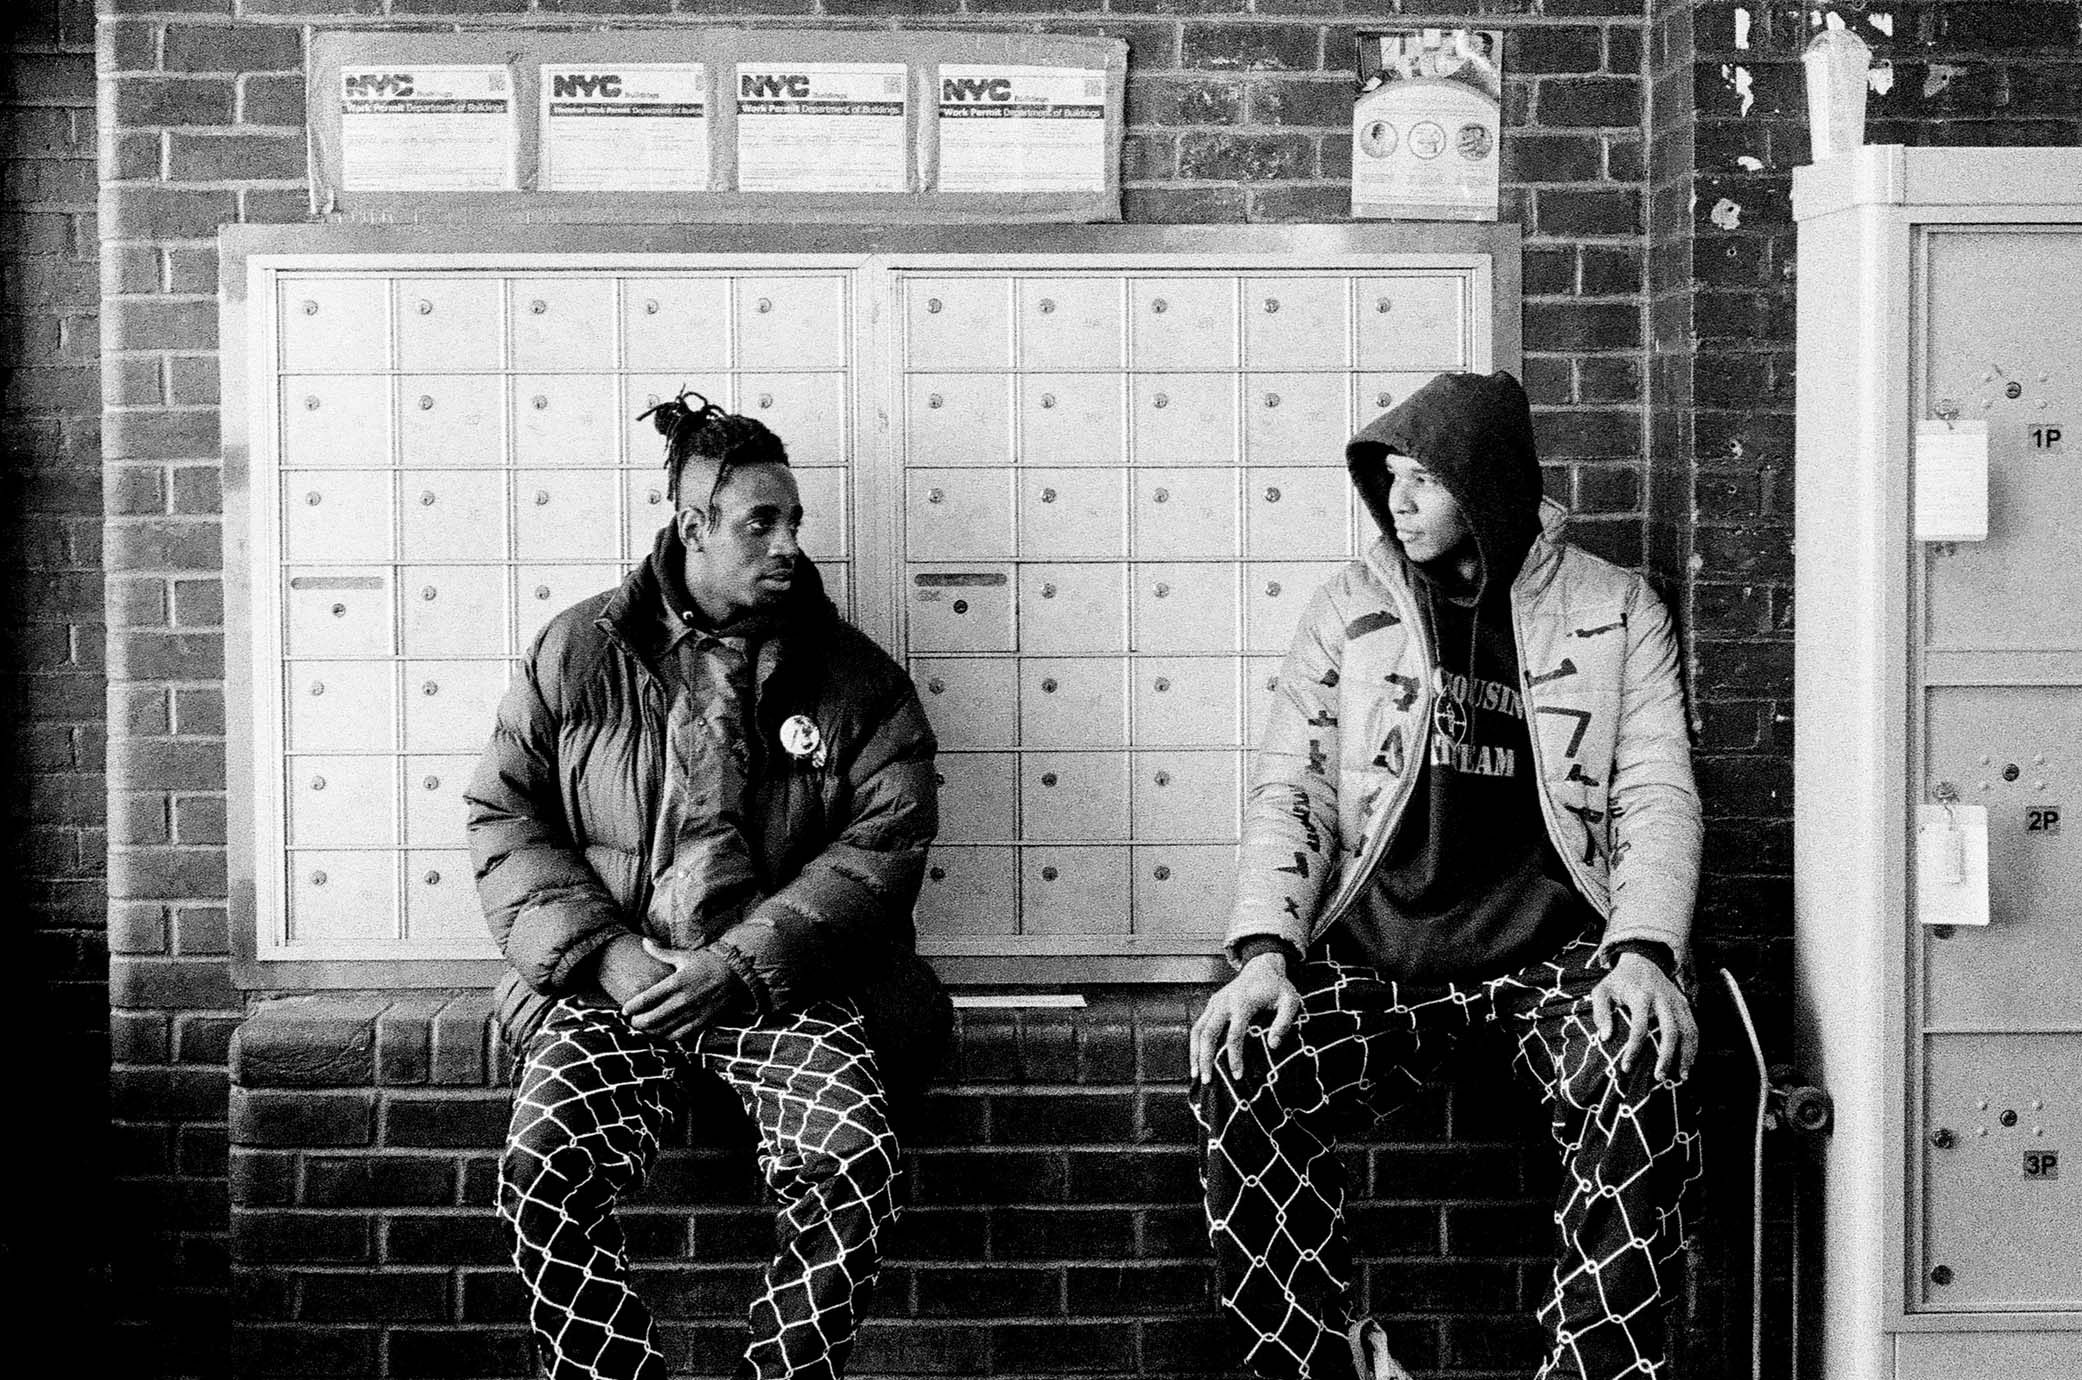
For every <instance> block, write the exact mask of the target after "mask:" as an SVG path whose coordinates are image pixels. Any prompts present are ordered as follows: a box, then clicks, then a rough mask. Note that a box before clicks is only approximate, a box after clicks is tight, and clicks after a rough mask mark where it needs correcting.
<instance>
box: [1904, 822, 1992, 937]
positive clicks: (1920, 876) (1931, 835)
mask: <svg viewBox="0 0 2082 1380" xmlns="http://www.w3.org/2000/svg"><path fill="white" fill-rule="evenodd" d="M1916 918H1917V919H1919V920H1921V921H1922V922H1923V923H1924V924H1926V925H1985V924H1987V923H1988V807H1987V806H1985V805H1953V806H1950V807H1947V806H1944V805H1918V806H1917V807H1916Z"/></svg>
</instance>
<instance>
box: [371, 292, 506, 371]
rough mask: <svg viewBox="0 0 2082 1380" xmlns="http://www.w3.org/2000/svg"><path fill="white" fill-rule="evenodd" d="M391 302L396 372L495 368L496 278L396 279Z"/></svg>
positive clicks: (497, 314)
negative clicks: (395, 331) (394, 318)
mask: <svg viewBox="0 0 2082 1380" xmlns="http://www.w3.org/2000/svg"><path fill="white" fill-rule="evenodd" d="M395 300H396V304H397V306H396V310H397V314H398V368H400V369H406V370H424V371H425V372H427V373H449V372H453V371H455V370H458V369H496V368H498V367H499V336H500V331H499V283H498V280H497V279H495V278H405V279H400V280H399V281H398V282H397V283H396V285H395Z"/></svg>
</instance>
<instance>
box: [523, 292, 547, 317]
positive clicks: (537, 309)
mask: <svg viewBox="0 0 2082 1380" xmlns="http://www.w3.org/2000/svg"><path fill="white" fill-rule="evenodd" d="M528 310H529V311H531V312H533V313H535V315H537V316H540V315H542V313H544V312H546V311H548V310H549V303H547V302H545V301H543V300H542V299H541V298H540V297H537V298H536V299H535V300H534V301H532V302H530V303H528Z"/></svg>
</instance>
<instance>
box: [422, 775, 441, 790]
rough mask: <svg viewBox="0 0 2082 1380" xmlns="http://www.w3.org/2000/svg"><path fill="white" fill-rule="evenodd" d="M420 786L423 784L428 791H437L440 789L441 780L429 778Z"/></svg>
mask: <svg viewBox="0 0 2082 1380" xmlns="http://www.w3.org/2000/svg"><path fill="white" fill-rule="evenodd" d="M422 784H424V785H425V786H426V788H427V789H428V790H430V791H438V790H440V789H441V778H440V777H438V776H429V777H428V778H427V779H426V781H425V782H424V783H422Z"/></svg>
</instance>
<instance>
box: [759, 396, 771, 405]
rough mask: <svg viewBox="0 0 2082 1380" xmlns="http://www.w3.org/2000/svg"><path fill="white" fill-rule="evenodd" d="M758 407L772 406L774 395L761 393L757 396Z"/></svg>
mask: <svg viewBox="0 0 2082 1380" xmlns="http://www.w3.org/2000/svg"><path fill="white" fill-rule="evenodd" d="M759 405H760V406H761V407H772V406H773V405H774V395H773V394H771V393H761V394H760V395H759Z"/></svg>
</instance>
